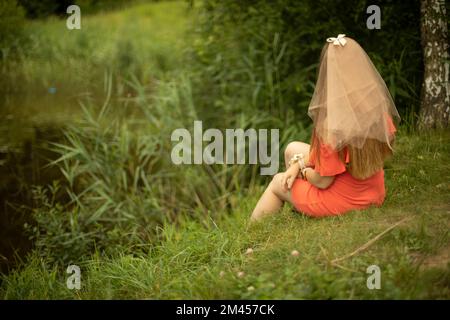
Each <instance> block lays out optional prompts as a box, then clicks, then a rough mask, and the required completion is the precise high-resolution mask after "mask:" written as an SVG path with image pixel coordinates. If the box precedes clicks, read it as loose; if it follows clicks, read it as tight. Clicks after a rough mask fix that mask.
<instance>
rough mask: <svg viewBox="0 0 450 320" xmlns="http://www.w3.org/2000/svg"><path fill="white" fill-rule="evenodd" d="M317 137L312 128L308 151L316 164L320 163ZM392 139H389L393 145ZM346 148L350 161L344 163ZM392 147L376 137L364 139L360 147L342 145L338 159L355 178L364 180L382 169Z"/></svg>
mask: <svg viewBox="0 0 450 320" xmlns="http://www.w3.org/2000/svg"><path fill="white" fill-rule="evenodd" d="M319 143H320V141H319V138H318V137H317V135H316V134H315V130H313V134H312V136H311V149H310V152H312V153H314V159H315V163H316V165H319V163H320V148H319ZM393 144H394V140H393V139H392V141H391V146H393ZM346 148H347V150H348V152H349V157H350V163H349V164H346V163H345V158H344V156H345V154H344V151H345V149H346ZM392 153H393V152H392V149H391V148H390V147H389V145H388V144H387V143H385V142H381V141H379V140H377V139H366V141H365V142H364V145H363V146H362V148H357V147H354V146H351V145H347V146H344V147H343V148H342V149H341V150H340V151H339V159H340V160H341V162H342V163H343V164H344V165H346V166H347V170H348V172H349V173H350V174H351V175H352V176H353V177H354V178H356V179H359V180H364V179H367V178H369V177H371V176H372V175H373V174H375V173H376V172H377V171H379V170H381V169H383V166H384V161H385V160H386V158H388V157H389V156H391V155H392Z"/></svg>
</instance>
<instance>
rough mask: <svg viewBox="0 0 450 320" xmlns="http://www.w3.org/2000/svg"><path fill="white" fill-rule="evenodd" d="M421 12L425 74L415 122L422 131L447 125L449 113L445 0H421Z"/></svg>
mask: <svg viewBox="0 0 450 320" xmlns="http://www.w3.org/2000/svg"><path fill="white" fill-rule="evenodd" d="M420 11H421V20H420V31H421V37H422V48H423V63H424V77H423V84H422V92H421V106H420V115H419V123H418V124H419V128H420V129H422V130H426V129H431V128H443V127H447V126H448V122H449V113H450V84H449V62H448V58H449V55H448V28H447V17H446V10H445V2H444V1H442V0H422V1H421V8H420Z"/></svg>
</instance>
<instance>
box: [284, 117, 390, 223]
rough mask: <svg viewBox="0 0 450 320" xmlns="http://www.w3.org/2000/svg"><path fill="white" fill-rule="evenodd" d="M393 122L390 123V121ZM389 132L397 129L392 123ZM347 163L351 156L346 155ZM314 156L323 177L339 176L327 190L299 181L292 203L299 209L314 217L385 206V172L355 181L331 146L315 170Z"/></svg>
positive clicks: (323, 151) (322, 148)
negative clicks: (372, 206)
mask: <svg viewBox="0 0 450 320" xmlns="http://www.w3.org/2000/svg"><path fill="white" fill-rule="evenodd" d="M389 120H390V119H389ZM388 123H389V129H390V130H389V131H390V133H391V134H394V133H395V131H396V129H395V126H394V124H393V123H392V120H391V121H388ZM344 152H345V153H344V155H345V162H346V163H348V162H349V161H350V159H349V153H348V151H347V150H346V151H344ZM313 155H314V153H311V158H310V159H309V164H310V165H312V166H314V170H315V171H316V172H318V173H319V174H320V175H321V176H335V178H334V181H333V183H332V184H331V185H330V186H329V187H328V188H327V189H319V188H317V187H315V186H314V185H312V184H311V183H309V182H308V181H305V180H302V179H296V180H295V181H294V183H293V185H292V188H291V197H292V202H293V204H294V206H295V208H296V209H297V210H298V211H300V212H302V213H304V214H306V215H308V216H312V217H325V216H333V215H340V214H343V213H345V212H347V211H350V210H358V209H365V208H367V207H370V206H371V205H377V206H381V205H382V204H383V202H384V198H385V196H386V192H385V188H384V170H380V171H378V172H376V173H375V174H373V175H372V176H371V177H369V178H367V179H364V180H359V179H356V178H354V177H353V176H352V175H351V174H350V173H349V172H348V171H347V170H346V166H345V165H344V163H342V161H341V160H340V159H339V154H338V152H336V151H334V150H333V149H332V148H331V147H330V146H328V145H324V144H322V145H320V165H319V166H315V163H314V162H315V161H314V160H315V159H314V156H313Z"/></svg>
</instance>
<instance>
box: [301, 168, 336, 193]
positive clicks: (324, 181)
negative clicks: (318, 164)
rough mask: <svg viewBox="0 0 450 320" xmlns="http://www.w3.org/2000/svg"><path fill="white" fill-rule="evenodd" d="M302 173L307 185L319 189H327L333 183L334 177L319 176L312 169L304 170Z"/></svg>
mask: <svg viewBox="0 0 450 320" xmlns="http://www.w3.org/2000/svg"><path fill="white" fill-rule="evenodd" d="M304 172H305V176H306V179H307V180H308V181H309V183H311V184H312V185H313V186H316V187H317V188H319V189H326V188H328V187H329V186H331V184H332V183H333V181H334V176H321V175H320V174H319V173H318V172H316V171H314V169H313V168H306V169H305V171H304Z"/></svg>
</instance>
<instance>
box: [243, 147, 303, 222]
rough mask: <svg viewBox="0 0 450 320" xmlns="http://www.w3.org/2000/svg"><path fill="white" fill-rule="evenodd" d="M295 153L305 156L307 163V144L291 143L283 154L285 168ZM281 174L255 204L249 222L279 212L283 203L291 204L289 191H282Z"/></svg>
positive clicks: (277, 175) (275, 177)
mask: <svg viewBox="0 0 450 320" xmlns="http://www.w3.org/2000/svg"><path fill="white" fill-rule="evenodd" d="M296 153H303V154H304V155H305V162H306V163H307V162H308V156H309V144H307V143H303V142H298V141H295V142H291V143H289V144H288V146H287V147H286V150H285V152H284V158H285V164H286V168H287V166H288V163H289V160H290V159H291V158H292V156H293V155H294V154H296ZM281 177H282V176H281V174H280V173H278V174H276V175H275V176H274V177H273V179H272V181H271V182H270V184H269V186H268V187H267V189H266V190H265V191H264V193H263V195H262V196H261V198H260V199H259V201H258V203H257V204H256V207H255V209H254V210H253V213H252V216H251V218H250V219H251V220H252V221H255V220H259V219H260V218H262V217H264V216H267V215H270V214H273V213H275V212H277V211H278V210H280V208H281V206H282V205H283V203H284V202H285V201H287V202H289V203H292V201H291V194H290V192H289V191H284V190H283V188H282V185H281Z"/></svg>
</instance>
